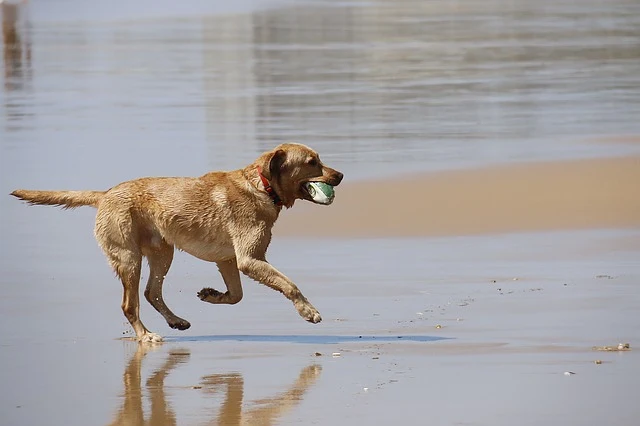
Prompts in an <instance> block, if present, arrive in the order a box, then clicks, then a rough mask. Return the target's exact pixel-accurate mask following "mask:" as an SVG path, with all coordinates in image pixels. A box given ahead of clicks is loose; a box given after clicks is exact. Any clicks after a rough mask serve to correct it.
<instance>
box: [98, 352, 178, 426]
mask: <svg viewBox="0 0 640 426" xmlns="http://www.w3.org/2000/svg"><path fill="white" fill-rule="evenodd" d="M152 348H153V347H152V346H149V345H138V349H137V350H136V352H135V353H134V354H133V356H132V357H131V359H130V360H129V364H128V365H127V367H126V369H125V371H124V375H123V378H122V381H123V384H124V395H123V402H122V406H121V408H120V410H118V413H117V414H116V416H115V420H114V421H113V422H112V423H110V425H111V426H138V425H139V426H143V425H145V426H164V425H167V426H171V425H175V424H176V416H175V414H174V412H173V410H172V409H171V407H170V406H169V404H168V403H167V400H166V397H165V393H164V380H165V378H166V377H167V375H168V374H169V373H170V372H171V371H172V370H173V369H175V368H176V367H177V366H178V365H180V364H181V363H185V362H187V361H188V360H189V352H188V351H184V350H176V351H170V352H169V353H168V354H167V358H166V360H165V362H164V363H163V364H162V366H161V367H160V368H158V369H157V370H155V371H154V372H153V374H152V375H151V377H149V379H148V380H147V382H146V386H145V389H146V392H143V391H144V389H143V387H142V376H141V372H140V371H141V369H142V360H143V359H144V357H145V355H146V354H147V353H148V352H149V351H150V350H152ZM143 393H145V394H148V395H149V399H150V402H151V413H150V414H149V416H148V419H146V420H145V415H144V411H143V405H144V404H143V402H144V398H143Z"/></svg>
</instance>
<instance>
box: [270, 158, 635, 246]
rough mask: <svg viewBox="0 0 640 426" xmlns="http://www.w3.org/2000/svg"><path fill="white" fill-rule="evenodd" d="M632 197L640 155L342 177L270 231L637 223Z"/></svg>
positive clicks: (479, 229) (378, 232) (402, 233)
mask: <svg viewBox="0 0 640 426" xmlns="http://www.w3.org/2000/svg"><path fill="white" fill-rule="evenodd" d="M347 179H348V178H347ZM634 194H640V156H629V157H614V158H599V159H586V160H569V161H553V162H536V163H523V164H509V165H502V166H495V167H490V168H477V169H465V170H454V171H444V172H433V173H424V174H416V175H410V176H404V177H398V178H393V179H387V180H371V181H367V182H354V183H352V184H349V183H348V181H347V182H346V183H344V184H342V185H341V186H340V187H338V188H337V189H336V201H335V202H334V204H333V205H331V206H329V207H328V208H326V207H323V206H315V205H310V204H308V205H307V204H305V205H298V206H296V207H295V208H294V209H292V210H291V211H290V212H289V211H288V212H286V213H285V214H283V215H282V217H281V218H280V220H279V221H278V223H277V224H276V227H275V229H274V235H276V236H278V237H331V238H336V237H338V238H339V237H345V238H372V237H373V238H378V237H410V236H421V237H427V236H460V235H483V234H494V233H510V232H537V231H554V230H583V229H601V228H602V229H604V228H611V229H625V228H637V227H640V198H639V197H637V196H634ZM299 204H302V203H299ZM365 212H366V213H365ZM310 223H315V224H327V226H317V225H315V226H309V224H310Z"/></svg>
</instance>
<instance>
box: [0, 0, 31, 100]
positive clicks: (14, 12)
mask: <svg viewBox="0 0 640 426" xmlns="http://www.w3.org/2000/svg"><path fill="white" fill-rule="evenodd" d="M0 11H1V13H2V53H3V59H4V88H5V90H7V91H9V90H19V89H21V88H22V87H23V86H24V79H25V77H26V76H27V75H28V73H29V68H30V67H31V44H30V43H29V42H28V39H26V40H25V39H23V37H22V35H21V34H20V31H21V19H20V18H21V14H22V13H24V4H23V3H8V2H4V3H1V4H0Z"/></svg>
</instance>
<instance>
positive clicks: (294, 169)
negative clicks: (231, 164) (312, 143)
mask: <svg viewBox="0 0 640 426" xmlns="http://www.w3.org/2000/svg"><path fill="white" fill-rule="evenodd" d="M258 165H259V166H260V167H261V169H262V170H263V174H264V176H265V177H266V178H267V179H268V180H269V183H270V184H271V186H272V187H273V189H274V190H275V191H276V193H277V194H278V196H279V197H280V199H281V200H282V204H283V205H284V206H286V207H291V206H293V203H294V202H295V200H297V199H301V200H307V201H311V202H314V203H315V202H316V201H314V199H313V197H312V196H311V195H310V194H309V192H308V191H307V189H306V186H305V184H306V183H309V182H323V183H326V184H328V185H331V186H337V185H339V184H340V182H341V181H342V177H343V175H342V173H340V172H339V171H337V170H334V169H332V168H330V167H327V166H325V165H324V164H323V163H322V161H321V160H320V156H319V155H318V153H317V152H315V151H314V150H313V149H311V148H309V147H308V146H305V145H302V144H298V143H285V144H282V145H279V146H277V147H276V148H275V149H274V150H273V151H270V152H267V153H265V154H264V155H262V156H261V157H260V159H258Z"/></svg>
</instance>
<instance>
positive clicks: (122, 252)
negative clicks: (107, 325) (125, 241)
mask: <svg viewBox="0 0 640 426" xmlns="http://www.w3.org/2000/svg"><path fill="white" fill-rule="evenodd" d="M107 258H108V259H109V263H110V264H111V266H112V267H113V269H114V270H115V271H116V274H117V275H118V277H120V280H121V281H122V286H123V290H124V292H123V295H122V312H123V313H124V316H125V317H127V320H128V321H129V323H130V324H131V327H133V330H134V331H135V333H136V337H137V338H138V340H139V341H141V342H161V341H162V337H160V336H159V335H158V334H156V333H152V332H150V331H149V330H147V328H146V327H145V326H144V324H142V321H141V320H140V294H139V286H140V268H141V266H142V255H141V254H140V253H136V252H132V251H129V250H127V249H119V250H113V249H112V250H111V252H110V253H108V254H107Z"/></svg>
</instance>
